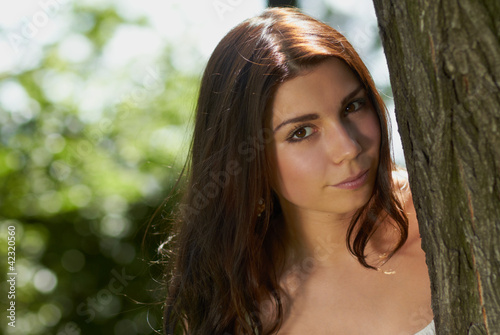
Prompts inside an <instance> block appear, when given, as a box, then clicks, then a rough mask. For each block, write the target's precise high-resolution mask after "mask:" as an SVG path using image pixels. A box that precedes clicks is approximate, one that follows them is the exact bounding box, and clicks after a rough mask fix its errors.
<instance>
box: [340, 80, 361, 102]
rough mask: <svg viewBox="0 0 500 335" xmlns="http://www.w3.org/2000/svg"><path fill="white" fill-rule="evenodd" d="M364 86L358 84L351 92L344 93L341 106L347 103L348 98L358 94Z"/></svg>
mask: <svg viewBox="0 0 500 335" xmlns="http://www.w3.org/2000/svg"><path fill="white" fill-rule="evenodd" d="M364 88H365V87H364V86H363V85H359V86H358V87H357V88H356V89H354V91H352V92H351V93H349V94H348V95H346V96H345V97H344V99H342V104H341V106H345V105H347V103H348V102H349V100H351V99H352V98H354V97H355V96H356V94H358V93H359V91H361V90H363V89H364Z"/></svg>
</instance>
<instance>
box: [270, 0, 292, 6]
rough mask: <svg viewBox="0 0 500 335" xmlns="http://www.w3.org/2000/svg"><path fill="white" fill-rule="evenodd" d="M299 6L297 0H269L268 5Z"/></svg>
mask: <svg viewBox="0 0 500 335" xmlns="http://www.w3.org/2000/svg"><path fill="white" fill-rule="evenodd" d="M290 6H293V7H297V1H296V0H268V1H267V7H290Z"/></svg>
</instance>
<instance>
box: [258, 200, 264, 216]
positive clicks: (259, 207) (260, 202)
mask: <svg viewBox="0 0 500 335" xmlns="http://www.w3.org/2000/svg"><path fill="white" fill-rule="evenodd" d="M265 209H266V204H265V203H264V198H260V199H259V202H258V206H257V213H259V214H257V216H258V217H260V215H261V214H262V212H264V210H265Z"/></svg>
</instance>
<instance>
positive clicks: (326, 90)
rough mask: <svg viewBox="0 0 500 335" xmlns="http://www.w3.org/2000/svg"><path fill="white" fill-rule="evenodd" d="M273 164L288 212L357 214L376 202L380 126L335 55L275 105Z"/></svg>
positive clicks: (285, 88)
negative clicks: (356, 211)
mask: <svg viewBox="0 0 500 335" xmlns="http://www.w3.org/2000/svg"><path fill="white" fill-rule="evenodd" d="M271 122H272V125H271V126H272V129H273V134H274V135H273V142H272V143H271V150H270V154H271V162H272V166H273V178H274V187H275V190H276V192H277V194H278V196H279V198H280V203H281V205H282V208H283V210H284V211H287V210H294V211H297V210H298V211H314V212H328V213H331V214H338V215H340V216H345V215H350V214H352V213H353V212H354V211H355V210H357V209H358V208H360V207H361V206H362V205H364V204H365V203H366V202H367V201H368V200H369V198H370V195H371V193H372V189H373V186H374V183H375V178H376V174H377V167H378V162H379V147H380V125H379V121H378V117H377V114H376V112H375V109H374V107H373V105H372V104H371V103H370V101H369V98H368V96H367V92H366V90H365V89H364V87H363V85H362V84H361V82H360V81H359V80H358V78H357V77H356V76H355V75H354V73H353V72H352V70H350V68H349V67H348V66H347V65H346V64H345V63H344V62H343V61H341V60H339V59H337V58H331V59H328V60H325V61H323V62H321V63H320V64H319V65H317V66H315V67H313V68H312V69H311V70H307V71H305V72H304V74H303V75H300V76H298V77H295V78H293V79H291V80H288V81H286V82H284V83H283V84H281V86H280V87H279V88H278V90H277V92H276V96H275V98H274V101H273V105H272V121H271Z"/></svg>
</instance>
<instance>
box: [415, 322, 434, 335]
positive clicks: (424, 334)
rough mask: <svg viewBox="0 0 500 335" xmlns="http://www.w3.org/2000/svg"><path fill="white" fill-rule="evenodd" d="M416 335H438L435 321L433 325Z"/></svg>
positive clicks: (430, 324)
mask: <svg viewBox="0 0 500 335" xmlns="http://www.w3.org/2000/svg"><path fill="white" fill-rule="evenodd" d="M415 335H436V326H435V325H434V320H432V321H431V323H429V324H428V325H427V327H425V328H424V329H422V330H421V331H419V332H418V333H415Z"/></svg>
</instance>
